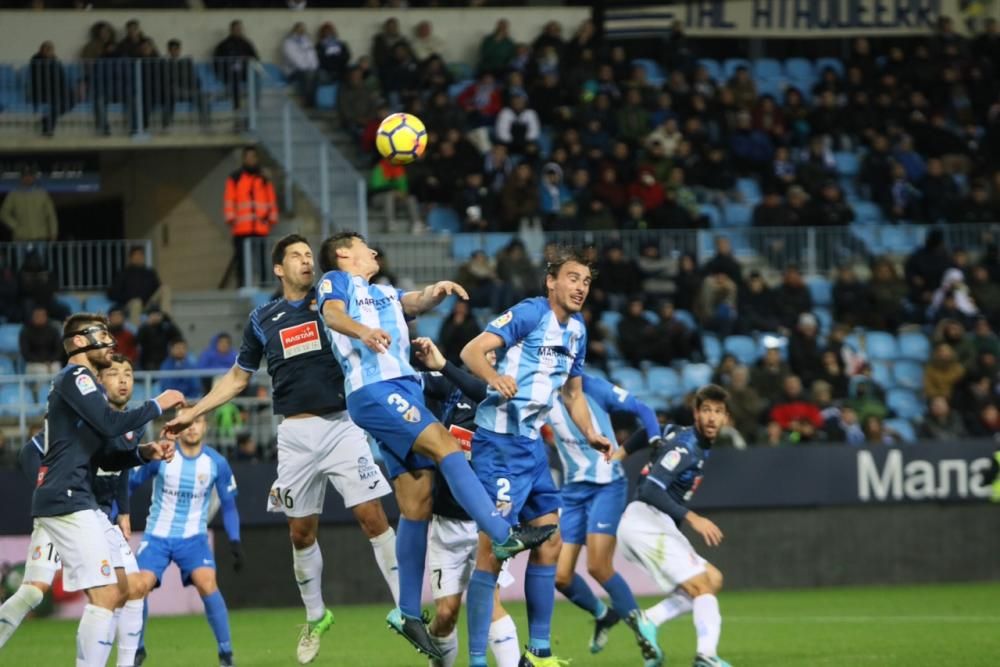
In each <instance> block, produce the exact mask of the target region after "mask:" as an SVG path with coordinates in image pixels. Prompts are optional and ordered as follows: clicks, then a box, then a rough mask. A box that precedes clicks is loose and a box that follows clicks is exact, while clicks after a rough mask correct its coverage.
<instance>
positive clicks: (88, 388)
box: [76, 375, 97, 396]
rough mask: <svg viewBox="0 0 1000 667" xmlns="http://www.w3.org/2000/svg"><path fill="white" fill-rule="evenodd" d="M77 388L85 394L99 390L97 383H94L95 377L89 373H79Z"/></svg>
mask: <svg viewBox="0 0 1000 667" xmlns="http://www.w3.org/2000/svg"><path fill="white" fill-rule="evenodd" d="M76 388H77V389H78V390H79V391H80V393H81V394H83V395H84V396H86V395H87V394H92V393H94V392H95V391H97V385H96V384H94V379H93V378H92V377H90V376H89V375H77V376H76Z"/></svg>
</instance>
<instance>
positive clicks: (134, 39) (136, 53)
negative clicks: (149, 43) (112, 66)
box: [117, 19, 148, 58]
mask: <svg viewBox="0 0 1000 667" xmlns="http://www.w3.org/2000/svg"><path fill="white" fill-rule="evenodd" d="M144 39H148V37H146V35H145V34H143V32H142V26H141V25H139V20H138V19H130V20H129V21H127V22H126V23H125V36H124V37H123V38H122V41H121V42H119V43H118V47H117V51H118V57H119V58H140V57H142V53H141V52H140V45H141V44H142V41H143V40H144Z"/></svg>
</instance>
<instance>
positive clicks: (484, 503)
mask: <svg viewBox="0 0 1000 667" xmlns="http://www.w3.org/2000/svg"><path fill="white" fill-rule="evenodd" d="M438 469H439V470H440V471H441V474H442V475H444V478H445V479H446V480H447V481H448V488H450V489H451V495H453V496H455V500H457V501H458V504H459V505H461V506H462V509H464V510H465V511H466V512H468V513H469V516H471V517H472V518H473V519H474V520H475V522H476V524H477V525H478V526H479V530H481V531H483V532H484V533H486V534H487V535H489V536H490V539H492V540H493V541H494V542H506V541H507V538H508V537H510V524H509V523H507V520H506V519H504V518H503V517H502V516H500V513H499V512H497V508H496V505H494V503H493V501H492V500H490V497H489V495H487V493H486V490H485V489H484V488H483V485H482V483H481V482H480V481H479V478H478V477H476V473H474V472H472V468H471V467H469V462H468V461H466V460H465V453H464V452H461V451H458V452H453V453H451V454H449V455H448V456H446V457H444V458H443V459H441V463H440V464H438ZM396 540H397V542H396V544H397V545H398V544H399V542H398V540H399V537H398V536H397V537H396Z"/></svg>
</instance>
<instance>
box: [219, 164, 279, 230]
mask: <svg viewBox="0 0 1000 667" xmlns="http://www.w3.org/2000/svg"><path fill="white" fill-rule="evenodd" d="M223 215H224V216H225V218H226V224H227V225H229V227H230V230H231V231H232V233H233V236H267V235H268V233H269V232H270V231H271V227H273V226H275V225H276V224H278V200H277V197H276V196H275V194H274V184H273V183H271V181H269V180H268V179H267V178H264V176H262V175H261V174H259V173H256V174H254V173H251V172H247V171H244V170H243V169H240V170H239V171H235V172H233V173H232V174H230V176H229V178H227V179H226V194H225V198H224V203H223Z"/></svg>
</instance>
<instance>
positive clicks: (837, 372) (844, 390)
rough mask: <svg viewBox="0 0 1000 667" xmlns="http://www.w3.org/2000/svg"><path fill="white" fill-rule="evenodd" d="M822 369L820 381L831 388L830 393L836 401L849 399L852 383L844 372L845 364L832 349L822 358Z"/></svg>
mask: <svg viewBox="0 0 1000 667" xmlns="http://www.w3.org/2000/svg"><path fill="white" fill-rule="evenodd" d="M820 363H821V364H822V369H821V370H820V373H819V376H818V379H819V380H820V381H822V382H825V383H826V384H827V385H829V386H830V391H831V392H832V394H833V397H834V398H835V399H837V400H838V401H839V400H843V399H845V398H847V394H848V390H849V389H850V381H849V379H848V377H847V373H846V372H845V371H844V364H843V362H842V361H841V359H840V356H839V355H838V354H837V352H835V351H834V350H832V349H829V348H828V349H826V350H824V351H823V354H822V355H821V356H820Z"/></svg>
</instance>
